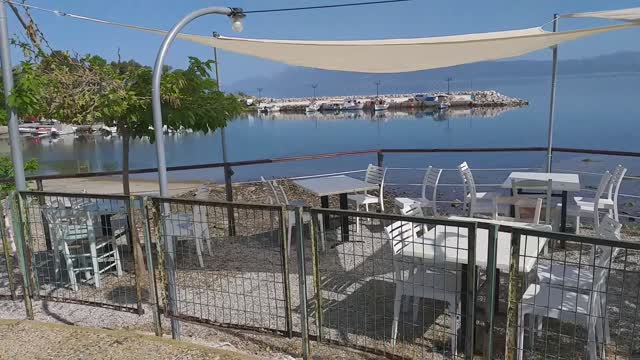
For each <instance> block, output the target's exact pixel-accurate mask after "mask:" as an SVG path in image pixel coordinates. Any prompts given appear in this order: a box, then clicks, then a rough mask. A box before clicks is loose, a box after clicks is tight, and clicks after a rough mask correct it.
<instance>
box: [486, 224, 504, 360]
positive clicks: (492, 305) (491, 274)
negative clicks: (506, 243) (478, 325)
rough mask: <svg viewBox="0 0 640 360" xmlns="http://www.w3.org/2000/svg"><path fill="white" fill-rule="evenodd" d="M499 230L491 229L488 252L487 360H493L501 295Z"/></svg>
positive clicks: (496, 226)
mask: <svg viewBox="0 0 640 360" xmlns="http://www.w3.org/2000/svg"><path fill="white" fill-rule="evenodd" d="M499 228H500V226H499V225H491V226H490V227H489V244H488V250H487V251H488V252H487V284H489V294H488V299H487V307H488V309H487V314H488V315H489V319H487V322H488V324H487V331H486V332H485V333H486V334H487V339H485V346H486V348H485V354H484V358H485V359H487V360H492V359H493V330H494V326H495V324H494V320H495V313H496V304H497V301H498V295H499V294H498V292H497V290H498V289H497V288H496V281H500V279H499V278H497V273H496V262H497V258H496V257H497V252H498V234H499Z"/></svg>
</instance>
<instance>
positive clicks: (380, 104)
mask: <svg viewBox="0 0 640 360" xmlns="http://www.w3.org/2000/svg"><path fill="white" fill-rule="evenodd" d="M389 105H391V104H389V102H388V101H387V100H385V99H377V100H376V102H375V104H374V105H373V107H374V110H375V111H384V110H387V109H388V108H389Z"/></svg>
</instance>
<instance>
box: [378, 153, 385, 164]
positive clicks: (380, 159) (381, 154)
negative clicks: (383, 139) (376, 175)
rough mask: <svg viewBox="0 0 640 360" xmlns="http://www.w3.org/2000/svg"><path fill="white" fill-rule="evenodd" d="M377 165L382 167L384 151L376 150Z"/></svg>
mask: <svg viewBox="0 0 640 360" xmlns="http://www.w3.org/2000/svg"><path fill="white" fill-rule="evenodd" d="M378 166H379V167H384V153H383V152H382V151H378Z"/></svg>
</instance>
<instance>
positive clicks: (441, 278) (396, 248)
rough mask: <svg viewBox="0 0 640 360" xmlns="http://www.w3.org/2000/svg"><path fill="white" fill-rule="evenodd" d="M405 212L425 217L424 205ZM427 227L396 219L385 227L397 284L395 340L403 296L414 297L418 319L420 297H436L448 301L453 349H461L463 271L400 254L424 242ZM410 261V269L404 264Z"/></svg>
mask: <svg viewBox="0 0 640 360" xmlns="http://www.w3.org/2000/svg"><path fill="white" fill-rule="evenodd" d="M404 214H405V215H410V216H421V215H422V210H421V209H420V207H413V208H410V209H406V210H405V211H404ZM421 230H423V225H422V224H417V223H413V222H409V221H396V222H394V223H393V224H391V225H389V226H387V227H385V231H386V233H387V236H388V237H389V239H390V240H391V243H392V247H393V253H394V256H393V267H394V283H395V286H396V295H395V300H394V306H393V322H392V324H391V343H392V345H395V343H396V338H397V336H398V322H399V320H400V309H401V304H402V297H403V296H411V297H413V300H414V312H413V317H414V320H415V318H416V317H417V306H416V305H417V301H418V299H419V298H425V299H434V300H439V301H444V302H446V303H447V312H448V314H449V327H450V329H449V330H450V331H451V336H450V337H451V352H452V354H454V355H455V354H456V352H457V333H458V330H459V329H458V328H459V324H460V322H459V321H458V320H459V318H458V314H460V306H461V305H460V291H461V285H462V280H461V276H460V273H459V272H451V271H447V270H445V269H432V268H427V267H426V266H424V263H422V262H420V259H419V258H415V259H413V258H410V257H407V256H406V255H398V254H400V253H401V252H402V251H403V249H406V248H411V246H412V244H413V243H416V242H421V241H423V240H422V239H421V238H420V237H418V235H417V234H418V233H419V232H420V231H421ZM405 254H406V250H405ZM406 264H409V266H407V268H403V265H406Z"/></svg>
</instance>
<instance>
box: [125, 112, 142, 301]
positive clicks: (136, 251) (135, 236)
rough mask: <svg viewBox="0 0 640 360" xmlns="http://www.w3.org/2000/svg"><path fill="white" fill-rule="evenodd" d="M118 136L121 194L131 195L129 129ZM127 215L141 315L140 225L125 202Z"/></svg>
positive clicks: (129, 205) (128, 202) (137, 298)
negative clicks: (120, 150)
mask: <svg viewBox="0 0 640 360" xmlns="http://www.w3.org/2000/svg"><path fill="white" fill-rule="evenodd" d="M118 130H119V131H120V136H122V192H123V193H124V194H125V195H131V187H130V184H129V140H130V139H129V128H127V126H126V125H122V126H119V127H118ZM126 208H127V214H128V215H129V229H130V230H131V231H130V232H129V244H131V245H130V249H129V251H131V252H133V259H134V262H135V264H136V265H135V266H136V268H135V274H136V277H135V283H136V301H137V305H138V313H139V314H142V302H143V301H144V294H143V279H145V278H146V276H147V268H146V267H145V262H144V251H143V250H144V249H143V247H142V244H141V243H140V237H139V233H138V232H139V231H140V229H139V228H138V227H139V226H140V225H142V226H144V224H141V223H140V222H139V221H136V213H135V212H134V209H132V208H131V202H130V201H127V202H126Z"/></svg>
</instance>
